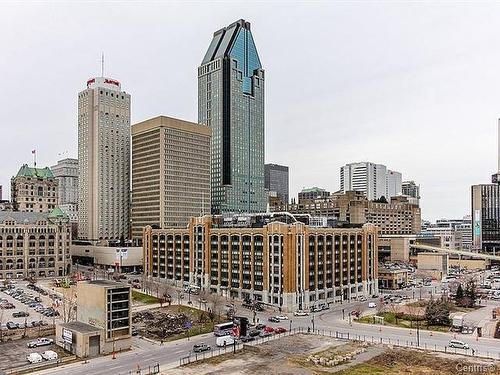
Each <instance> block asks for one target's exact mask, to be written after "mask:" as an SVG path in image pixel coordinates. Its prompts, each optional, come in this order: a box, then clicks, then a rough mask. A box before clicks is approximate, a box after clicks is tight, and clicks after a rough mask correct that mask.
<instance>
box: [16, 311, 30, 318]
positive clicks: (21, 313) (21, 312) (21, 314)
mask: <svg viewBox="0 0 500 375" xmlns="http://www.w3.org/2000/svg"><path fill="white" fill-rule="evenodd" d="M25 316H30V314H29V313H27V312H25V311H18V312H15V313H12V317H13V318H22V317H25Z"/></svg>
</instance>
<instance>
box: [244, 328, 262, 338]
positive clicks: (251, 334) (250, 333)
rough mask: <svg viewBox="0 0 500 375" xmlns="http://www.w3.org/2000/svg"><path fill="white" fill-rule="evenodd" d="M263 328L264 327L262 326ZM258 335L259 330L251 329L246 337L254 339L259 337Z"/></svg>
mask: <svg viewBox="0 0 500 375" xmlns="http://www.w3.org/2000/svg"><path fill="white" fill-rule="evenodd" d="M264 328H265V326H264ZM259 334H260V330H258V329H252V330H250V331H248V335H247V336H252V337H255V336H259Z"/></svg>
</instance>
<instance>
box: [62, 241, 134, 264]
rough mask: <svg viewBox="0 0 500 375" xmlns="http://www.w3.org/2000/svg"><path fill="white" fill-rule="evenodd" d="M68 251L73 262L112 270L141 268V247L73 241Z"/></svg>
mask: <svg viewBox="0 0 500 375" xmlns="http://www.w3.org/2000/svg"><path fill="white" fill-rule="evenodd" d="M70 252H71V255H72V259H73V262H76V263H79V264H89V265H90V264H91V265H94V266H97V267H99V268H104V269H109V268H112V269H113V270H114V271H117V272H121V271H136V270H138V269H140V268H142V263H143V249H142V247H134V246H123V247H112V246H99V245H92V244H90V243H87V244H86V243H85V242H83V241H75V242H74V243H72V244H71V247H70Z"/></svg>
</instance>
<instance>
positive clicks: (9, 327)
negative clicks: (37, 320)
mask: <svg viewBox="0 0 500 375" xmlns="http://www.w3.org/2000/svg"><path fill="white" fill-rule="evenodd" d="M7 328H8V329H17V324H16V323H14V322H7Z"/></svg>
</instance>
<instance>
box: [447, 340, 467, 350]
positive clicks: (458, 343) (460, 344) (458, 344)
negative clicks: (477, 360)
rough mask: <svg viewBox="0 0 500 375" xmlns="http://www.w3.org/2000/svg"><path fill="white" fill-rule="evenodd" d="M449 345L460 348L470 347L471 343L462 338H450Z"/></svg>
mask: <svg viewBox="0 0 500 375" xmlns="http://www.w3.org/2000/svg"><path fill="white" fill-rule="evenodd" d="M448 346H449V347H450V348H458V349H469V344H466V343H465V342H463V341H460V340H450V342H449V344H448Z"/></svg>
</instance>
